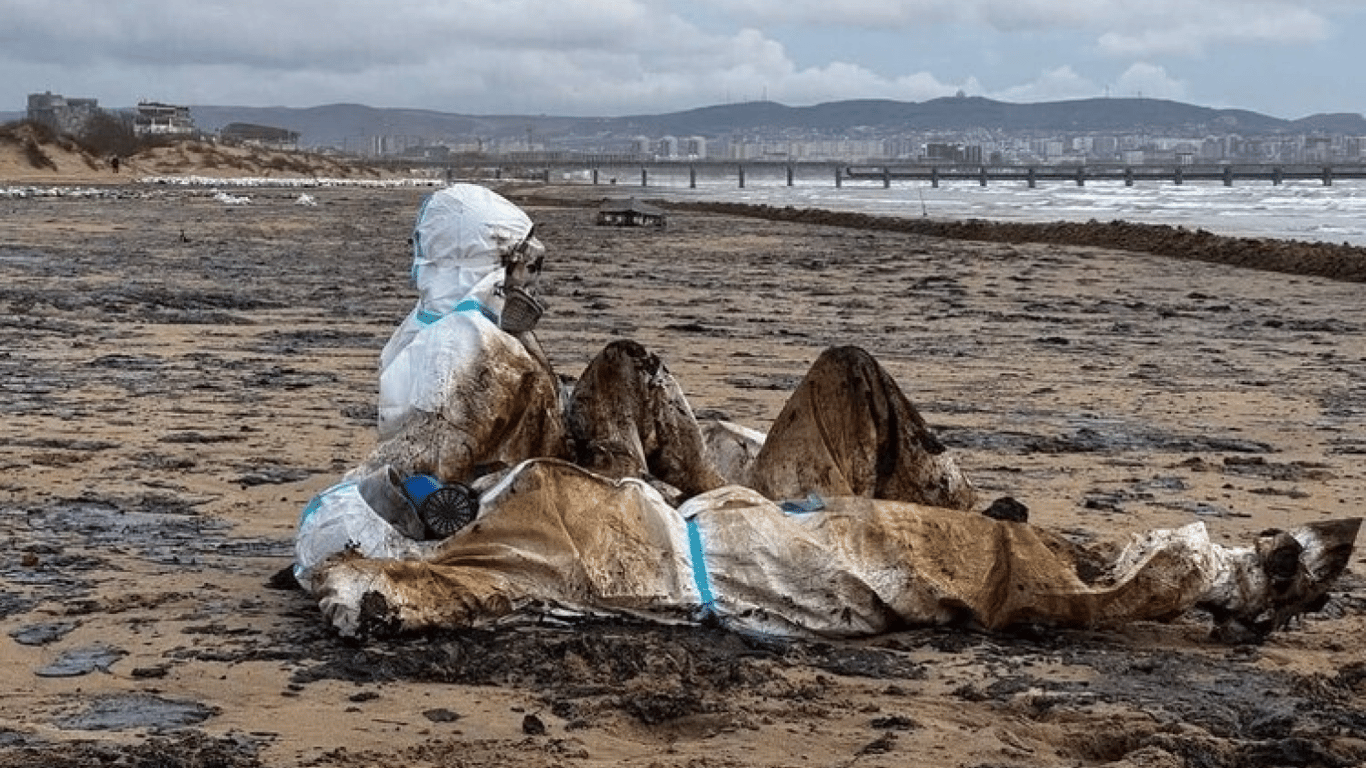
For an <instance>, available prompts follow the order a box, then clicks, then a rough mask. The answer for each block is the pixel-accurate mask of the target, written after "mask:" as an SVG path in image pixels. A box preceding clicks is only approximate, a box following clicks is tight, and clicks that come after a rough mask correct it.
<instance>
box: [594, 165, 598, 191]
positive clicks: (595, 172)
mask: <svg viewBox="0 0 1366 768" xmlns="http://www.w3.org/2000/svg"><path fill="white" fill-rule="evenodd" d="M597 185H598V169H597V168H594V169H593V186H595V187H596V186H597Z"/></svg>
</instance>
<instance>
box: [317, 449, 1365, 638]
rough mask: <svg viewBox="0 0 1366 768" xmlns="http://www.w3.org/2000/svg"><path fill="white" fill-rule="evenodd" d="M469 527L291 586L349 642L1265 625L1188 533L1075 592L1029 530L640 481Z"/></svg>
mask: <svg viewBox="0 0 1366 768" xmlns="http://www.w3.org/2000/svg"><path fill="white" fill-rule="evenodd" d="M481 507H482V508H481V514H480V517H479V519H478V521H477V522H476V523H475V524H474V525H472V526H471V527H470V528H468V529H466V530H464V531H461V532H459V533H457V534H456V535H455V536H452V537H451V538H449V539H447V540H446V541H444V542H442V543H441V544H440V545H439V546H437V547H436V548H435V549H434V551H432V552H431V553H430V554H429V555H427V556H425V557H418V558H411V559H406V560H396V559H375V558H366V557H361V556H359V555H352V556H345V555H344V556H342V557H339V558H336V559H334V560H333V561H331V562H329V564H328V565H327V567H325V568H322V569H319V570H318V571H317V572H316V574H315V576H314V578H313V580H312V582H311V584H310V586H311V587H312V588H313V590H314V591H315V592H316V593H317V595H318V596H319V599H320V605H321V607H322V610H323V613H324V615H325V616H326V617H327V619H328V620H329V621H330V622H331V623H332V624H333V625H334V626H336V627H337V628H338V629H339V630H340V631H341V632H342V633H343V634H356V633H365V632H370V631H377V630H386V631H393V630H417V629H426V628H434V627H459V626H471V625H479V624H481V623H487V622H489V621H492V620H494V619H497V618H500V617H502V616H505V615H507V614H509V613H512V612H515V611H519V610H522V609H525V608H529V607H536V606H539V607H549V606H556V607H561V608H569V609H579V610H590V611H617V612H623V613H630V614H636V615H644V616H649V617H653V618H656V619H659V620H661V621H692V620H705V619H708V618H711V619H714V620H717V621H719V622H720V623H721V624H723V625H724V626H727V627H731V628H733V629H736V630H739V631H748V632H757V633H765V634H775V635H784V636H794V635H795V636H801V635H818V636H826V637H847V636H856V635H868V634H873V633H879V632H884V631H888V630H892V629H896V628H899V627H904V626H907V625H916V624H944V623H962V624H968V625H975V626H980V627H985V628H988V629H998V628H1002V627H1006V626H1009V625H1012V624H1016V623H1044V624H1053V625H1061V626H1076V627H1094V626H1113V625H1118V624H1122V623H1125V622H1129V621H1134V620H1139V619H1165V618H1171V617H1174V616H1176V615H1179V614H1181V613H1183V612H1185V611H1187V610H1189V609H1191V608H1194V607H1197V606H1200V607H1206V608H1211V609H1213V610H1216V611H1220V612H1226V613H1229V614H1236V615H1237V616H1238V617H1239V618H1243V619H1245V620H1247V621H1253V620H1256V619H1257V618H1258V617H1259V616H1262V615H1263V614H1265V613H1267V612H1268V611H1270V612H1272V613H1274V612H1275V610H1276V608H1277V605H1278V603H1277V597H1278V596H1277V594H1275V591H1274V590H1273V585H1272V584H1271V579H1272V577H1271V576H1269V575H1268V574H1267V572H1266V569H1265V568H1264V566H1263V562H1262V558H1261V557H1260V556H1259V553H1258V548H1257V547H1256V546H1249V547H1237V548H1231V547H1225V546H1222V545H1220V544H1217V543H1214V542H1212V541H1210V538H1209V536H1208V534H1207V532H1206V530H1205V526H1204V524H1203V523H1192V524H1191V525H1187V526H1184V527H1182V528H1179V529H1176V530H1169V531H1154V532H1150V533H1148V534H1146V535H1143V536H1140V537H1136V538H1134V540H1132V541H1131V542H1130V543H1129V544H1128V546H1127V547H1126V548H1124V550H1123V551H1122V553H1121V554H1120V555H1119V556H1118V557H1117V558H1115V559H1114V560H1113V561H1112V562H1111V563H1110V564H1109V567H1108V568H1103V569H1101V570H1099V571H1097V572H1095V573H1093V574H1091V575H1090V578H1089V579H1088V581H1083V580H1082V578H1081V577H1080V576H1079V574H1078V564H1079V563H1078V560H1077V557H1076V550H1075V548H1074V547H1073V546H1072V545H1071V544H1069V543H1068V542H1066V541H1063V540H1061V539H1059V538H1057V537H1054V536H1052V535H1050V534H1049V533H1047V532H1046V531H1044V530H1042V529H1040V528H1038V527H1035V526H1032V525H1029V524H1027V523H1015V522H1006V521H1000V520H994V519H991V518H988V517H985V516H982V515H978V514H974V513H971V512H965V511H961V510H952V509H945V508H942V507H928V506H922V505H916V504H910V503H905V502H893V501H885V500H875V499H869V498H865V497H830V498H825V499H823V507H822V508H819V509H814V510H812V511H797V512H788V511H785V510H784V509H783V508H781V507H780V506H779V505H778V504H777V503H775V502H773V501H771V500H769V499H766V498H764V497H763V496H761V495H759V494H758V493H756V492H754V491H753V490H750V489H747V488H743V487H740V486H726V487H723V488H720V489H717V490H714V491H711V492H708V493H705V494H702V495H700V496H697V497H695V498H693V499H691V500H690V501H688V502H687V503H685V504H683V505H682V506H681V507H679V508H675V507H672V506H670V505H669V504H668V503H667V502H666V501H665V499H664V498H663V497H662V496H661V495H660V494H659V493H658V492H657V491H656V490H655V489H654V488H652V487H651V486H650V485H649V484H647V483H645V482H642V481H640V480H634V479H623V480H617V481H612V480H608V479H606V478H603V477H602V476H600V475H596V474H594V473H592V472H589V471H587V470H584V469H582V468H580V467H577V466H574V465H571V464H568V463H565V462H560V461H554V460H535V461H530V462H527V463H525V464H523V465H521V466H520V467H518V468H516V469H515V471H513V472H511V473H509V474H508V475H507V476H506V477H505V478H504V480H503V481H502V482H501V483H500V484H499V485H497V486H496V487H495V488H493V489H491V490H490V491H488V492H487V493H485V494H484V497H483V501H482V505H481ZM1358 524H1359V521H1345V522H1338V523H1323V524H1317V525H1312V526H1307V527H1304V528H1300V529H1296V530H1294V531H1291V532H1289V533H1290V535H1291V536H1292V537H1293V538H1294V539H1295V540H1296V541H1297V542H1298V544H1299V545H1300V547H1302V549H1303V552H1302V554H1301V555H1300V558H1299V563H1298V565H1299V566H1300V567H1302V568H1303V572H1302V573H1297V574H1296V577H1297V578H1298V582H1297V584H1296V587H1295V591H1294V594H1293V595H1291V597H1293V600H1292V601H1291V602H1293V603H1294V604H1295V605H1300V606H1302V605H1303V604H1304V603H1306V602H1307V601H1308V600H1309V599H1310V598H1312V597H1314V596H1316V595H1321V594H1322V593H1323V592H1324V591H1326V590H1327V588H1328V585H1329V584H1330V583H1331V580H1332V578H1334V577H1336V575H1337V574H1338V573H1340V572H1341V570H1342V569H1343V568H1344V567H1345V565H1346V561H1347V559H1348V557H1349V554H1350V551H1351V545H1352V542H1353V540H1354V539H1355V536H1356V531H1357V526H1358ZM1305 590H1309V592H1306V591H1305ZM1290 592H1291V590H1286V591H1284V592H1283V594H1289V593H1290ZM1310 592H1313V594H1310ZM1288 604H1289V603H1287V605H1288Z"/></svg>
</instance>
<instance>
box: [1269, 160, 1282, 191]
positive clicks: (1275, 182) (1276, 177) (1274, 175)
mask: <svg viewBox="0 0 1366 768" xmlns="http://www.w3.org/2000/svg"><path fill="white" fill-rule="evenodd" d="M1271 185H1272V186H1273V187H1279V186H1280V185H1281V167H1280V166H1279V165H1278V166H1276V167H1275V168H1272V169H1271Z"/></svg>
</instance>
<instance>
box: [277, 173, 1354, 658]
mask: <svg viewBox="0 0 1366 768" xmlns="http://www.w3.org/2000/svg"><path fill="white" fill-rule="evenodd" d="M412 244H413V254H414V255H413V269H412V275H413V280H414V283H415V284H416V286H417V289H418V293H419V298H418V301H417V304H416V306H415V307H414V308H413V310H412V312H411V313H410V314H409V315H408V317H407V318H406V319H405V320H404V321H403V323H402V324H401V325H400V326H399V327H398V329H396V331H395V332H394V334H393V336H392V337H391V338H390V340H389V342H388V343H387V344H386V346H385V347H384V350H383V351H382V353H381V356H380V376H379V403H378V406H379V407H378V413H379V419H378V421H379V423H378V431H379V443H378V445H377V446H376V447H375V449H374V450H373V451H372V452H371V454H370V456H369V457H368V458H367V459H366V460H365V461H364V462H363V463H362V464H361V465H360V466H358V467H357V468H356V469H354V470H352V471H351V472H350V473H348V474H347V476H346V477H345V478H343V482H341V483H339V484H338V485H336V486H334V487H333V488H330V489H328V490H327V491H324V492H323V493H321V494H319V495H318V496H317V497H315V499H314V500H313V502H311V503H310V505H309V507H308V509H306V510H305V512H304V515H303V519H302V520H301V522H300V528H299V533H298V536H297V537H296V564H295V574H296V577H297V578H298V579H299V581H300V583H301V584H303V585H304V586H305V587H306V588H308V589H309V590H310V591H312V592H313V593H314V594H316V595H317V596H318V597H319V600H320V605H321V608H322V610H323V612H324V615H325V616H326V617H327V618H328V620H329V622H331V623H332V624H333V625H334V626H335V627H336V628H337V629H338V630H340V631H341V632H342V633H343V634H347V635H364V634H367V633H372V632H388V631H407V630H416V629H422V628H432V627H452V626H466V625H471V624H478V623H482V622H488V621H492V620H495V619H497V618H498V617H500V616H504V615H506V614H508V613H512V612H515V611H518V610H521V609H525V608H528V607H531V606H535V605H546V604H551V605H558V606H561V607H565V608H570V609H579V610H608V611H620V612H625V613H631V614H639V615H646V616H651V617H655V618H659V619H661V620H678V619H690V620H694V621H717V622H720V623H721V624H723V625H724V626H728V627H731V628H733V629H735V630H737V631H744V632H758V633H764V634H776V635H784V636H803V635H805V636H813V635H814V636H828V637H842V636H859V635H868V634H873V633H877V632H884V631H888V630H891V629H895V628H898V627H901V626H905V625H910V624H926V623H935V624H945V623H950V624H964V625H970V626H978V627H983V628H987V629H1001V628H1004V627H1008V626H1010V625H1012V624H1019V623H1041V624H1053V625H1063V626H1107V625H1115V624H1121V623H1124V622H1128V621H1134V620H1138V619H1150V618H1166V617H1171V616H1175V615H1178V614H1180V613H1182V612H1184V611H1187V610H1189V609H1191V608H1194V607H1202V608H1206V609H1208V610H1210V611H1211V612H1212V613H1213V615H1214V616H1215V618H1216V624H1217V629H1218V631H1219V632H1220V634H1221V636H1223V637H1225V638H1228V639H1239V638H1244V637H1249V636H1250V637H1260V636H1262V635H1264V634H1265V633H1266V632H1268V631H1270V630H1272V629H1276V628H1279V627H1282V626H1284V625H1285V623H1286V622H1287V621H1288V620H1289V618H1290V617H1292V616H1294V615H1295V614H1297V613H1299V612H1302V611H1304V610H1307V609H1311V608H1314V607H1315V606H1317V605H1318V604H1320V601H1321V600H1322V599H1323V597H1324V596H1325V594H1326V592H1327V590H1328V589H1329V587H1330V586H1331V584H1332V583H1333V581H1334V580H1335V579H1336V578H1337V576H1338V575H1339V574H1340V573H1341V572H1342V570H1343V569H1344V568H1345V566H1346V563H1347V560H1348V559H1349V556H1350V552H1351V548H1352V543H1353V541H1354V539H1355V535H1356V530H1357V527H1358V526H1359V525H1360V520H1359V519H1358V520H1348V521H1336V522H1333V523H1319V524H1315V525H1311V526H1306V527H1304V528H1299V529H1295V530H1294V531H1291V532H1268V533H1267V534H1266V535H1264V536H1263V537H1261V538H1259V539H1258V541H1257V542H1255V543H1254V544H1253V545H1252V546H1249V547H1242V548H1230V547H1224V546H1222V545H1219V544H1216V543H1214V542H1212V541H1211V540H1210V539H1209V536H1208V534H1207V533H1206V531H1205V528H1204V525H1203V524H1201V523H1195V524H1192V525H1190V526H1186V527H1183V528H1180V529H1177V530H1175V531H1154V532H1151V533H1150V534H1148V535H1147V536H1145V537H1139V538H1137V539H1135V540H1134V541H1133V542H1131V543H1130V545H1129V546H1128V547H1127V548H1125V549H1124V550H1123V552H1122V553H1121V554H1120V555H1119V556H1118V557H1117V558H1115V557H1108V558H1107V557H1102V556H1101V555H1099V554H1097V553H1092V552H1088V551H1085V550H1083V549H1082V548H1080V547H1078V546H1076V545H1074V544H1072V543H1070V542H1069V541H1067V540H1065V539H1063V538H1061V537H1059V536H1056V535H1054V534H1051V533H1049V532H1047V531H1044V530H1042V529H1040V528H1038V527H1036V526H1032V525H1029V524H1028V523H1026V522H1019V521H1021V520H1023V519H1024V517H1025V515H1024V512H1025V510H1024V508H1023V505H1019V504H1018V502H1015V501H1014V500H998V502H997V503H996V504H993V505H992V506H991V507H989V508H988V510H989V511H991V514H981V513H977V512H974V511H973V509H974V507H975V506H976V504H977V497H976V493H975V491H974V489H973V486H972V484H971V483H970V482H969V481H968V479H967V477H966V476H965V475H964V473H963V472H962V471H961V470H960V469H959V467H958V465H957V463H956V462H955V460H954V459H953V457H952V456H951V455H950V454H949V452H948V451H947V449H946V448H945V446H944V445H943V444H942V443H940V441H939V440H938V439H937V438H936V437H935V436H934V434H933V432H932V431H931V430H930V428H929V427H928V425H927V424H926V422H925V421H924V419H923V418H922V417H921V416H920V414H919V412H918V411H917V410H916V409H915V407H914V406H913V405H912V404H911V402H910V401H909V399H907V397H906V396H905V394H904V393H903V392H902V390H901V389H900V387H899V386H898V385H897V383H896V381H895V380H894V379H893V378H892V377H891V375H890V374H888V373H887V371H886V370H885V369H883V368H882V366H881V365H879V364H878V363H877V361H876V360H875V359H874V358H873V357H872V356H871V355H869V354H868V353H867V352H865V351H864V350H862V349H858V348H856V347H837V348H832V349H829V350H827V351H826V352H824V353H823V354H822V355H820V356H819V358H818V359H817V360H816V361H815V362H814V363H813V364H812V366H811V368H810V370H809V371H808V372H807V374H806V376H805V377H804V378H803V380H802V381H801V383H800V384H799V385H798V387H797V388H796V390H795V391H794V392H793V394H792V396H791V397H790V399H789V400H788V402H787V404H786V405H785V406H784V408H783V409H782V411H781V412H780V414H779V415H778V417H777V418H776V419H775V421H774V423H773V425H772V426H771V428H770V429H769V430H768V432H767V433H766V434H765V433H760V432H757V431H754V430H751V429H747V428H745V427H742V426H740V425H736V424H731V423H728V422H721V421H714V420H713V421H707V422H702V423H699V421H698V420H697V419H696V418H695V417H694V414H693V411H692V408H691V407H690V405H689V403H688V401H687V399H686V398H685V397H684V395H683V392H682V389H681V387H680V386H679V384H678V382H677V381H675V380H674V378H673V376H672V375H671V374H670V373H669V371H668V368H667V366H666V365H665V364H664V362H663V361H662V360H661V359H660V358H659V357H658V356H657V355H655V354H654V353H652V352H650V351H649V350H646V349H645V348H644V347H643V346H641V345H640V344H637V343H635V342H633V341H629V340H622V341H617V342H614V343H612V344H609V345H608V346H607V347H606V348H605V349H604V350H602V351H601V352H600V353H599V354H598V355H597V356H596V357H595V358H594V359H593V360H592V361H591V362H589V364H588V366H587V368H586V369H585V370H584V372H583V374H582V375H581V376H580V377H579V378H578V379H576V380H569V379H564V378H561V377H560V376H558V375H557V374H556V372H555V371H553V370H552V369H551V366H550V364H549V362H548V361H547V358H546V355H545V354H544V351H543V350H542V348H541V346H540V343H539V341H538V340H537V338H536V336H535V333H534V328H535V326H536V324H537V322H538V321H539V319H540V316H541V311H542V307H541V305H540V302H539V300H538V299H537V298H536V292H537V286H538V284H539V281H540V278H541V272H542V266H543V263H544V258H545V248H544V246H543V244H542V243H541V242H540V241H539V239H537V238H536V236H535V228H534V226H533V224H532V222H531V220H530V218H529V217H527V215H526V214H525V212H523V211H522V210H521V209H520V208H518V207H517V206H515V205H514V204H512V203H511V202H509V201H508V200H506V199H504V198H502V197H501V196H499V195H497V194H495V193H493V192H492V191H490V190H488V189H485V188H483V187H480V186H475V185H465V184H458V185H453V186H449V187H446V188H444V189H442V190H441V191H439V192H437V193H435V194H433V195H431V196H430V197H429V198H428V199H427V200H426V201H425V202H424V204H423V206H422V208H421V210H420V211H419V214H418V218H417V223H416V226H415V228H414V231H413V235H412ZM437 500H439V501H440V503H435V502H436V501H437ZM997 518H1002V519H997ZM452 520H456V522H454V523H452Z"/></svg>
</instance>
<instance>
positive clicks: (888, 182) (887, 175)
mask: <svg viewBox="0 0 1366 768" xmlns="http://www.w3.org/2000/svg"><path fill="white" fill-rule="evenodd" d="M891 186H892V171H891V170H890V169H889V168H887V166H885V165H884V166H882V188H883V189H890V188H891Z"/></svg>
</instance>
